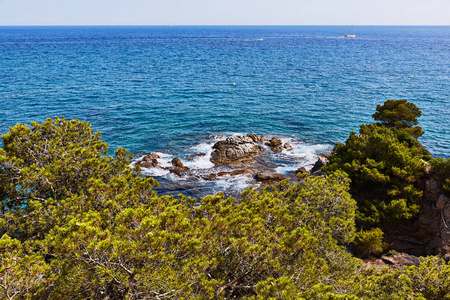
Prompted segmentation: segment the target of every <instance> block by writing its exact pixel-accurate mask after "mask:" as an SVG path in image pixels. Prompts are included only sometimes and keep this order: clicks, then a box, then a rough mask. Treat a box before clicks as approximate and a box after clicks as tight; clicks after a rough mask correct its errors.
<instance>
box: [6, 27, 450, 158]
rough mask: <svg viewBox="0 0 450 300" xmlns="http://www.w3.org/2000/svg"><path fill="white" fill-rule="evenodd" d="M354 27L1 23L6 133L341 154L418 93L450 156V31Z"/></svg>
mask: <svg viewBox="0 0 450 300" xmlns="http://www.w3.org/2000/svg"><path fill="white" fill-rule="evenodd" d="M350 29H351V28H350V27H342V26H257V27H251V26H240V27H234V26H223V27H222V26H219V27H215V26H212V27H195V26H194V27H181V26H174V27H168V26H167V27H0V74H1V76H0V133H6V132H7V131H8V127H9V126H13V125H15V124H16V123H19V122H21V123H30V121H33V120H35V121H43V120H45V119H46V118H47V117H54V116H56V115H58V116H65V117H66V118H70V119H72V118H78V119H81V120H87V121H90V122H91V123H92V126H93V127H94V128H95V129H97V130H100V131H101V132H102V135H103V138H104V139H105V140H106V141H107V142H108V143H109V144H110V145H111V149H112V150H113V149H115V148H116V147H118V146H121V147H124V148H127V149H129V150H130V151H132V152H134V153H136V154H138V155H140V154H144V153H149V152H153V151H162V152H165V153H171V154H174V155H181V154H183V153H187V152H189V151H187V150H186V149H189V147H192V146H193V145H196V144H198V143H200V142H202V141H205V140H208V139H209V138H211V136H214V135H225V136H226V135H231V134H233V133H251V132H254V133H258V134H269V135H270V134H276V135H282V136H285V137H291V138H294V139H296V140H298V141H301V142H302V143H305V144H308V145H316V144H320V145H328V146H329V147H331V146H332V145H333V144H334V143H335V142H337V141H338V142H343V141H345V139H346V138H347V137H348V134H349V132H350V131H352V130H354V131H357V130H358V127H359V124H361V123H369V122H371V121H372V119H371V115H372V114H373V113H374V111H375V107H376V105H377V104H380V103H383V102H384V101H385V100H387V99H407V100H408V101H412V102H414V103H415V104H416V105H417V106H419V107H420V108H421V110H422V113H423V114H422V117H421V118H420V119H419V120H420V125H421V126H422V128H423V130H424V131H425V132H426V133H425V135H424V136H423V137H422V138H421V142H422V143H423V144H424V145H425V146H426V147H427V148H428V149H430V150H431V152H432V154H433V155H434V156H443V157H449V156H450V131H449V127H450V126H449V125H450V119H449V117H448V116H449V115H450V85H449V82H450V27H449V26H446V27H389V26H380V27H376V26H358V27H355V28H354V33H355V34H357V37H356V38H354V39H346V38H343V35H344V34H345V33H349V30H350ZM411 76H413V78H411ZM233 83H235V86H233Z"/></svg>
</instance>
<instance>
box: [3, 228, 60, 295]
mask: <svg viewBox="0 0 450 300" xmlns="http://www.w3.org/2000/svg"><path fill="white" fill-rule="evenodd" d="M0 262H1V264H0V298H1V299H29V298H32V295H33V294H35V293H38V292H42V291H43V290H44V289H45V278H44V275H45V274H49V271H50V266H49V265H48V264H46V263H45V262H44V259H43V257H42V256H41V255H40V254H36V253H33V251H30V250H29V249H28V247H26V246H25V245H22V244H21V243H20V242H19V241H18V240H15V239H11V238H10V237H9V236H8V235H6V234H4V235H3V236H2V237H1V238H0ZM49 275H50V274H49ZM50 276H51V275H50Z"/></svg>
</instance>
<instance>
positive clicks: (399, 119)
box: [372, 100, 424, 138]
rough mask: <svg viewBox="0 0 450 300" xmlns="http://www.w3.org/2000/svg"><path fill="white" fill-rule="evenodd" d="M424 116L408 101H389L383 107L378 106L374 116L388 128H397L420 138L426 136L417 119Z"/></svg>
mask: <svg viewBox="0 0 450 300" xmlns="http://www.w3.org/2000/svg"><path fill="white" fill-rule="evenodd" d="M421 115H422V112H421V111H420V109H419V108H418V107H417V106H416V105H415V104H414V103H411V102H408V101H406V100H387V101H386V102H384V104H383V105H379V104H378V105H377V112H376V113H374V114H373V116H372V117H373V118H374V119H375V120H376V121H381V124H383V125H386V126H387V127H392V128H397V129H400V130H403V131H405V132H407V133H408V134H410V135H411V136H413V137H415V138H418V137H420V136H422V135H423V134H424V132H423V131H422V128H421V127H419V126H414V125H417V124H419V121H417V118H418V117H420V116H421Z"/></svg>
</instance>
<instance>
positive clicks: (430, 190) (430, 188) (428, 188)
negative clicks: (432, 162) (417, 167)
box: [425, 179, 440, 201]
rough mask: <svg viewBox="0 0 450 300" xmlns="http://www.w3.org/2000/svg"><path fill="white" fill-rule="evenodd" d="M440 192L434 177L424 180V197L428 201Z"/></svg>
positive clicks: (435, 197) (434, 198)
mask: <svg viewBox="0 0 450 300" xmlns="http://www.w3.org/2000/svg"><path fill="white" fill-rule="evenodd" d="M439 193H440V191H439V187H438V183H437V182H436V180H434V179H430V180H427V181H426V182H425V198H427V199H428V200H430V201H433V200H436V199H437V197H438V194H439Z"/></svg>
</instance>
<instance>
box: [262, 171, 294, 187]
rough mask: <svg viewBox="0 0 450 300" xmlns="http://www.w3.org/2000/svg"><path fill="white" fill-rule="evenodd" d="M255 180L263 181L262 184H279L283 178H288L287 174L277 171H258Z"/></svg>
mask: <svg viewBox="0 0 450 300" xmlns="http://www.w3.org/2000/svg"><path fill="white" fill-rule="evenodd" d="M254 178H255V180H256V181H258V182H261V184H262V185H271V184H277V183H278V182H280V181H281V180H284V179H287V177H286V176H284V175H282V174H280V173H275V172H268V171H265V172H258V173H256V174H255V176H254Z"/></svg>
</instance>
